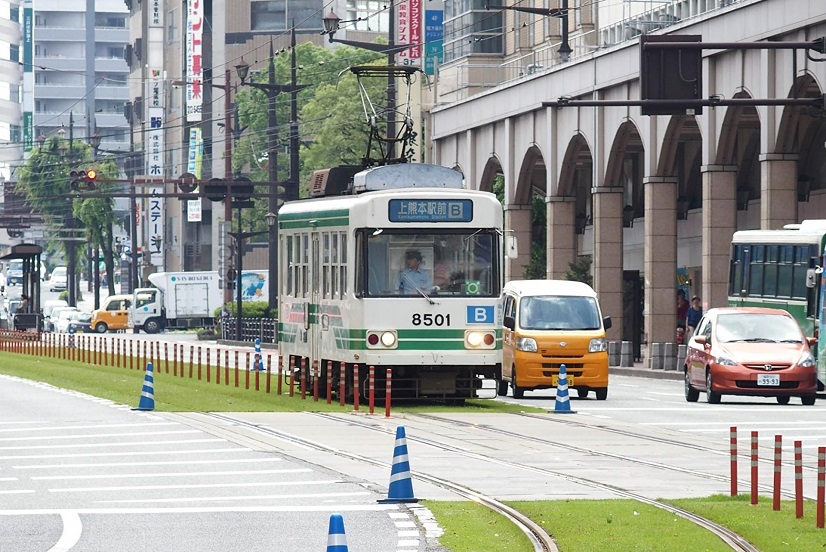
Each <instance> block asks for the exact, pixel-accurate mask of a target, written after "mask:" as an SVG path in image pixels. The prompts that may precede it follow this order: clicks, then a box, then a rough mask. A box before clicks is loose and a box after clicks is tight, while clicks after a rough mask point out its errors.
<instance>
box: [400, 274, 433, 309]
mask: <svg viewBox="0 0 826 552" xmlns="http://www.w3.org/2000/svg"><path fill="white" fill-rule="evenodd" d="M401 274H402V277H403V278H404V279H405V280H407V281H408V282H409V283H410V285H411V286H413V288H414V289H415V290H416V291H418V292H419V295H421V296H422V297H424V298H425V299H427V301H428V302H429V303H430V304H431V305H435V304H436V301H434V300H433V299H431V298H430V296H429V295H428V294H427V293H425V292H424V290H423V289H422V288H420V287H419V286H417V285H416V283H415V282H414V281H413V280H411V279H410V276H408V275H407V274H405V273H404V272H402V273H401Z"/></svg>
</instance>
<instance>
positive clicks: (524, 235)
mask: <svg viewBox="0 0 826 552" xmlns="http://www.w3.org/2000/svg"><path fill="white" fill-rule="evenodd" d="M531 215H532V212H531V205H530V204H528V205H507V206H505V235H506V236H515V237H516V246H517V248H518V250H519V257H518V258H516V259H507V260H506V263H505V281H506V282H509V281H510V280H521V279H523V278H524V277H525V267H526V266H528V264H529V263H530V262H531Z"/></svg>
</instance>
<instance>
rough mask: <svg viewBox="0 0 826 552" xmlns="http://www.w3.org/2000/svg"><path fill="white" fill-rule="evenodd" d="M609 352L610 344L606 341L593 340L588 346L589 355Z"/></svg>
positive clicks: (601, 339) (600, 339)
mask: <svg viewBox="0 0 826 552" xmlns="http://www.w3.org/2000/svg"><path fill="white" fill-rule="evenodd" d="M607 350H608V344H607V343H606V342H605V339H603V338H601V337H598V338H596V339H592V340H591V342H590V343H589V344H588V352H589V353H601V352H603V351H607Z"/></svg>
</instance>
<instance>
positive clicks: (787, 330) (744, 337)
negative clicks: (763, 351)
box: [716, 313, 803, 343]
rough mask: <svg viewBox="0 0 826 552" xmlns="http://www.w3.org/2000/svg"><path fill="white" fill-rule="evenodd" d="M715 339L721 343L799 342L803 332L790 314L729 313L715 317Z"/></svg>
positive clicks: (801, 339)
mask: <svg viewBox="0 0 826 552" xmlns="http://www.w3.org/2000/svg"><path fill="white" fill-rule="evenodd" d="M716 331H717V339H718V340H719V341H720V342H722V343H732V342H736V341H745V342H755V343H759V342H766V343H777V342H791V343H801V342H802V341H803V332H802V331H801V330H800V326H799V325H798V324H797V322H795V320H794V319H793V318H791V317H790V316H786V315H783V314H771V313H731V314H721V315H720V316H718V317H717V330H716Z"/></svg>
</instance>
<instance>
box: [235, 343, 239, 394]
mask: <svg viewBox="0 0 826 552" xmlns="http://www.w3.org/2000/svg"><path fill="white" fill-rule="evenodd" d="M238 362H239V361H238V351H235V388H236V389H238Z"/></svg>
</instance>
